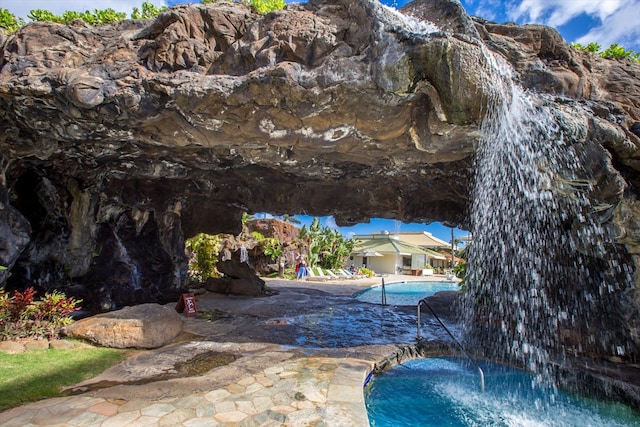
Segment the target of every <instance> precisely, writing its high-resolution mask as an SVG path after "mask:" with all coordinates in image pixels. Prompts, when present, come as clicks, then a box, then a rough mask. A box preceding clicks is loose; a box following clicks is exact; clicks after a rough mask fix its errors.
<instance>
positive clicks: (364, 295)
mask: <svg viewBox="0 0 640 427" xmlns="http://www.w3.org/2000/svg"><path fill="white" fill-rule="evenodd" d="M384 288H385V292H386V295H387V304H390V305H418V303H419V302H420V300H421V299H422V298H424V297H428V296H431V295H433V294H435V293H436V292H440V291H457V290H459V289H460V287H459V286H458V283H457V282H418V281H416V282H399V283H389V284H386V285H385V286H384ZM354 298H356V299H357V300H359V301H363V302H370V303H374V304H381V303H382V286H381V285H376V286H372V287H370V288H368V289H365V290H364V291H360V292H358V293H356V294H355V295H354Z"/></svg>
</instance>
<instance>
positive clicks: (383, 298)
mask: <svg viewBox="0 0 640 427" xmlns="http://www.w3.org/2000/svg"><path fill="white" fill-rule="evenodd" d="M382 305H387V290H386V289H385V287H384V277H383V278H382Z"/></svg>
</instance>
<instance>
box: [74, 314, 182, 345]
mask: <svg viewBox="0 0 640 427" xmlns="http://www.w3.org/2000/svg"><path fill="white" fill-rule="evenodd" d="M182 326H183V321H182V318H181V317H180V315H179V314H178V313H176V311H175V310H174V309H172V308H170V307H167V306H161V305H158V304H140V305H137V306H135V307H125V308H123V309H121V310H116V311H112V312H109V313H102V314H98V315H95V316H92V317H87V318H85V319H81V320H78V321H76V322H73V323H71V324H70V325H67V326H65V328H64V334H65V335H67V336H69V337H73V338H80V339H84V340H87V341H90V342H92V343H94V344H98V345H101V346H104V347H113V348H158V347H162V346H163V345H165V344H167V343H169V342H170V341H171V340H173V339H174V338H176V337H177V336H178V335H179V334H180V333H181V332H182Z"/></svg>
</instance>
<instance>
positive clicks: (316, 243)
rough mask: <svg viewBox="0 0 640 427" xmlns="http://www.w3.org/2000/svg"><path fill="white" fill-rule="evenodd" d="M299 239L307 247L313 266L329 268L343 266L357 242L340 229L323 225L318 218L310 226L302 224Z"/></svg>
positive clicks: (310, 262) (309, 263)
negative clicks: (343, 233)
mask: <svg viewBox="0 0 640 427" xmlns="http://www.w3.org/2000/svg"><path fill="white" fill-rule="evenodd" d="M299 239H300V240H301V242H302V243H303V244H304V245H305V246H306V248H307V258H308V259H307V261H308V265H309V267H312V268H313V267H315V266H318V265H319V266H321V267H323V268H329V269H333V268H340V267H342V265H343V264H344V261H345V259H346V257H348V256H349V254H350V253H351V251H352V250H353V247H354V246H355V244H356V241H355V240H353V239H346V238H345V237H344V236H343V235H342V234H340V232H339V231H338V230H335V229H332V228H329V227H322V226H321V225H320V220H319V219H318V218H314V219H313V221H312V222H311V225H310V226H309V227H307V226H306V225H304V226H302V229H301V230H300V234H299Z"/></svg>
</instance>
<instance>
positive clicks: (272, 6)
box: [249, 0, 287, 15]
mask: <svg viewBox="0 0 640 427" xmlns="http://www.w3.org/2000/svg"><path fill="white" fill-rule="evenodd" d="M286 5H287V3H286V2H285V0H249V6H251V7H252V8H253V9H255V11H256V12H258V13H259V14H261V15H264V14H267V13H269V12H273V11H274V10H282V9H284V7H285V6H286Z"/></svg>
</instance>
